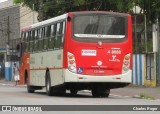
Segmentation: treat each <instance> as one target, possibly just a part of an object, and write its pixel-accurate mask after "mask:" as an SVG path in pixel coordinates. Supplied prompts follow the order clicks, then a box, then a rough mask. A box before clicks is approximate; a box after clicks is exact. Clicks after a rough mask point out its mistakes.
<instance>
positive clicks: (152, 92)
mask: <svg viewBox="0 0 160 114" xmlns="http://www.w3.org/2000/svg"><path fill="white" fill-rule="evenodd" d="M0 86H13V87H26V85H17V86H15V82H14V81H6V80H5V79H0ZM111 94H112V95H119V96H126V97H137V98H140V95H142V94H143V95H146V96H150V97H153V98H154V99H160V87H156V88H152V87H144V86H133V87H132V86H129V87H125V88H118V89H112V90H111Z"/></svg>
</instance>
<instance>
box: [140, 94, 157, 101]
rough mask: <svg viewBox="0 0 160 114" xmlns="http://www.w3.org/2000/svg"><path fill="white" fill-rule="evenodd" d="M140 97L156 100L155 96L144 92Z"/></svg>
mask: <svg viewBox="0 0 160 114" xmlns="http://www.w3.org/2000/svg"><path fill="white" fill-rule="evenodd" d="M140 98H141V99H149V100H155V98H154V97H153V96H150V95H147V94H144V93H140Z"/></svg>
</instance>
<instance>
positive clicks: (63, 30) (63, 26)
mask: <svg viewBox="0 0 160 114" xmlns="http://www.w3.org/2000/svg"><path fill="white" fill-rule="evenodd" d="M65 30H66V22H65V21H63V22H62V41H61V48H63V47H64V38H65Z"/></svg>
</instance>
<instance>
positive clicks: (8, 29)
mask: <svg viewBox="0 0 160 114" xmlns="http://www.w3.org/2000/svg"><path fill="white" fill-rule="evenodd" d="M7 20H8V23H7V26H8V28H7V35H8V42H7V43H8V45H9V41H10V22H9V16H8V19H7Z"/></svg>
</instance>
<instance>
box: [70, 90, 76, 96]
mask: <svg viewBox="0 0 160 114" xmlns="http://www.w3.org/2000/svg"><path fill="white" fill-rule="evenodd" d="M70 93H71V94H72V95H77V93H78V90H76V89H70Z"/></svg>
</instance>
